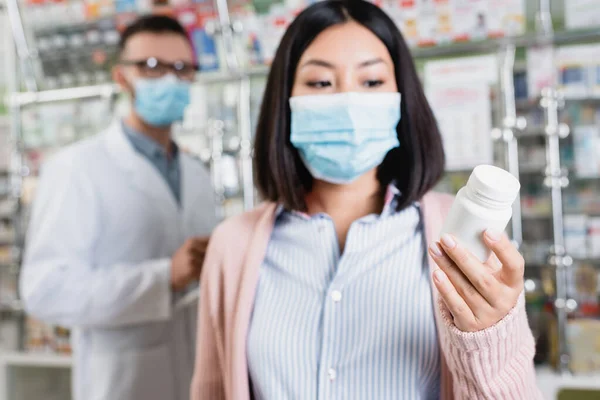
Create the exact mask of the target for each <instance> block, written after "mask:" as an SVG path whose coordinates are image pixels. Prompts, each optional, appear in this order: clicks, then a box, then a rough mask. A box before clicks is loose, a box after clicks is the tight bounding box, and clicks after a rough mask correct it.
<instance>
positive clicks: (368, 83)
mask: <svg viewBox="0 0 600 400" xmlns="http://www.w3.org/2000/svg"><path fill="white" fill-rule="evenodd" d="M364 85H365V86H366V87H368V88H375V87H379V86H381V85H383V81H382V80H369V81H365V83H364Z"/></svg>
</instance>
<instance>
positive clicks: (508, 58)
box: [0, 0, 600, 384]
mask: <svg viewBox="0 0 600 400" xmlns="http://www.w3.org/2000/svg"><path fill="white" fill-rule="evenodd" d="M8 2H9V4H13V3H14V4H16V2H15V1H13V0H8ZM216 3H217V6H218V7H217V9H218V13H219V25H220V26H219V27H218V29H216V35H217V37H218V38H219V40H221V41H222V42H223V47H224V48H226V49H229V50H231V49H232V48H233V42H232V41H233V38H234V36H235V34H236V29H234V26H233V24H232V22H231V17H230V15H229V10H228V7H227V3H226V1H225V0H218V1H217V2H216ZM544 3H545V2H544V0H540V15H539V16H538V18H539V20H540V21H541V20H549V17H548V15H545V14H544V13H546V14H547V13H549V10H547V9H545V8H544V5H543V4H544ZM13 7H14V5H13ZM12 15H13V25H17V27H16V28H13V32H14V34H15V41H16V42H17V43H19V44H20V45H19V50H20V54H18V56H19V57H18V58H19V60H20V62H21V65H22V69H23V71H24V72H27V71H30V70H31V67H30V65H31V63H32V59H33V58H34V57H32V55H31V54H29V52H28V50H22V49H21V47H22V46H23V43H25V44H26V40H25V36H24V35H23V34H22V31H23V28H22V25H20V20H19V19H17V20H16V23H15V19H14V16H17V17H18V13H15V12H14V10H13V12H12ZM19 25H20V27H19ZM599 36H600V30H598V29H593V30H586V31H576V32H561V33H555V34H553V33H552V32H551V30H540V31H538V32H536V33H531V34H526V35H523V36H519V37H507V38H501V39H495V40H487V41H482V42H476V43H473V42H470V43H460V44H452V45H447V46H437V47H432V48H415V49H413V50H412V54H413V56H414V57H415V58H418V59H430V58H434V57H436V58H437V57H452V56H466V55H475V54H496V55H498V57H499V59H500V60H501V63H500V64H501V68H500V70H499V71H498V72H499V74H500V84H499V87H500V93H499V95H500V96H499V101H500V110H499V111H500V113H499V115H500V118H499V119H500V120H499V121H497V124H496V129H494V132H492V137H493V139H494V140H496V141H497V142H499V143H500V144H501V145H502V146H503V147H504V154H505V160H504V161H503V162H504V165H505V167H506V168H507V169H509V170H510V171H511V172H512V173H513V174H514V175H515V176H517V177H520V176H524V175H539V178H540V179H542V177H544V176H545V180H546V183H547V184H548V186H549V189H550V195H551V197H552V212H551V213H540V214H532V213H529V212H527V211H526V210H525V211H523V210H522V209H521V208H520V207H521V204H520V202H517V203H516V205H515V210H514V215H515V218H513V220H512V227H511V228H512V229H511V231H512V234H513V239H514V240H515V242H516V243H517V244H518V245H521V244H522V242H523V239H522V224H524V223H527V222H530V221H531V220H538V221H539V220H546V221H548V222H552V225H553V239H554V240H553V248H552V249H551V251H550V252H549V254H548V260H547V261H551V263H552V264H553V266H554V267H555V269H556V282H557V286H558V287H560V289H559V290H558V291H557V296H556V299H555V302H554V306H555V311H556V314H557V316H558V319H559V324H558V338H559V348H560V364H559V371H560V372H561V373H563V377H564V379H566V381H565V382H567V383H568V384H571V383H573V382H578V381H579V380H578V379H577V378H573V379H571V377H570V375H569V374H568V373H567V367H568V361H569V360H568V351H567V348H566V339H565V338H566V318H567V315H568V313H569V312H570V311H571V310H570V309H569V307H567V306H568V305H572V304H573V302H572V301H569V300H572V299H569V298H568V297H567V294H566V292H565V288H564V281H565V279H566V278H565V272H566V271H567V269H568V268H569V267H570V263H571V261H573V259H572V258H570V257H569V255H568V254H566V251H565V250H564V237H563V233H562V232H563V226H562V215H563V213H564V210H563V207H562V190H563V189H564V183H565V180H564V178H567V175H566V173H568V169H567V170H565V169H564V168H563V166H562V165H561V164H560V155H559V154H558V153H557V149H560V146H561V144H560V139H561V136H564V135H563V133H564V128H563V133H561V132H560V129H559V128H560V126H559V124H558V117H557V115H558V110H559V108H560V107H559V106H560V105H561V103H562V102H563V100H564V101H567V102H569V101H575V100H570V99H561V98H560V96H559V94H558V93H557V92H556V91H555V90H551V89H552V88H550V89H549V90H547V91H545V92H544V95H543V96H542V97H540V98H538V99H528V100H516V99H515V94H514V82H513V71H514V69H515V54H516V51H517V49H520V48H527V47H532V46H541V45H548V46H560V45H566V44H574V43H581V42H588V41H592V40H598V37H599ZM25 49H27V46H25ZM226 66H227V68H226V70H225V71H223V72H215V73H202V74H200V75H199V77H198V82H199V84H200V85H223V84H230V85H235V87H236V93H237V97H238V99H239V101H238V103H237V110H236V114H237V115H236V117H237V120H238V134H239V141H238V144H237V145H236V146H235V149H234V150H229V149H228V148H227V146H226V145H225V144H224V137H225V136H226V133H227V132H226V131H227V129H228V128H227V127H226V126H225V125H226V124H225V121H223V120H222V119H218V118H217V119H211V120H210V121H209V123H208V124H206V126H203V127H201V128H198V127H195V128H193V129H192V131H191V132H190V133H189V134H190V135H203V136H205V137H206V138H207V140H208V143H209V144H208V150H209V156H208V158H207V161H208V163H209V165H210V167H211V172H212V176H213V181H214V182H215V192H216V196H217V198H218V200H219V201H224V200H226V199H227V197H228V195H227V194H226V191H225V188H224V187H223V185H222V184H221V183H220V177H219V174H220V173H221V170H220V162H221V161H222V158H223V156H225V155H229V154H235V155H236V156H238V161H239V163H240V165H241V167H240V170H241V180H242V185H241V186H242V187H243V190H242V193H243V205H244V207H243V208H244V209H249V208H251V207H253V206H254V205H255V203H256V195H255V191H254V182H253V180H252V165H251V154H252V148H251V137H252V132H251V126H252V120H251V106H250V81H251V80H252V79H254V78H262V77H266V75H267V74H268V71H269V69H268V67H255V68H251V69H245V68H242V67H240V65H239V60H237V59H236V56H235V52H233V51H230V52H229V54H228V57H227V63H226ZM25 82H26V87H28V88H29V89H35V88H36V86H37V85H35V82H34V81H33V82H32V79H31V77H29V79H25ZM118 94H119V93H118V88H117V87H116V86H114V85H109V84H106V85H96V86H85V87H77V88H69V89H57V90H48V91H36V90H30V91H28V92H18V91H14V92H13V93H12V94H11V95H10V96H8V99H7V102H8V104H9V105H10V107H11V110H13V117H12V122H13V123H12V129H13V135H14V139H15V140H14V142H15V145H16V146H17V147H16V148H15V150H16V151H15V153H18V152H19V151H22V150H24V147H18V146H23V143H22V140H21V139H22V138H21V137H20V133H21V130H20V117H18V116H19V115H20V113H21V110H22V108H24V107H29V106H34V105H38V104H42V103H51V102H59V101H72V100H77V99H86V98H98V97H100V98H106V99H107V100H110V101H112V100H113V99H114V98H115V96H117V95H118ZM597 100H598V99H588V100H584V101H590V102H595V101H597ZM532 108H543V109H545V112H546V114H545V115H546V118H545V125H544V126H543V127H526V126H525V124H524V121H523V120H522V119H521V118H519V114H520V112H521V111H523V110H528V109H532ZM15 115H16V116H17V117H15ZM0 123H2V120H1V119H0ZM530 137H538V138H543V139H544V140H545V141H546V142H547V144H546V151H547V155H548V157H547V160H548V162H547V163H546V164H544V165H539V166H538V165H523V164H522V163H520V162H519V160H518V149H519V142H520V141H521V140H526V139H527V138H530ZM22 167H23V163H22V157H20V155H19V154H15V160H14V165H13V170H12V177H13V184H14V187H13V193H14V194H16V195H17V196H18V195H19V194H20V190H21V187H20V185H21V183H22V177H23V176H22V175H23V172H26V171H24V170H23V168H22ZM452 172H468V171H452ZM571 179H573V178H571ZM0 218H1V217H0ZM547 261H545V262H544V263H543V264H544V266H547V265H548V264H549V263H548V262H547ZM575 261H589V260H575ZM16 263H17V264H18V260H17V262H16ZM536 267H537V266H536ZM539 267H543V266H541V265H540V266H539ZM5 360H8V362H7V363H6V364H7V365H18V366H24V367H26V366H40V365H44V366H48V367H54V366H60V367H61V368H62V367H64V368H68V367H69V366H70V365H71V364H70V358H68V357H58V358H55V357H53V356H43V355H41V356H37V355H30V354H23V353H16V354H10V355H8V356H7V358H5ZM539 371H540V374H541V375H540V376H541V381H544V382H546V381H548V380H552V379H554V381H555V382H556V381H558V380H559V379H558V378H557V377H556V374H555V373H554V372H553V371H551V370H549V369H547V368H543V369H540V370H539ZM560 379H563V378H560Z"/></svg>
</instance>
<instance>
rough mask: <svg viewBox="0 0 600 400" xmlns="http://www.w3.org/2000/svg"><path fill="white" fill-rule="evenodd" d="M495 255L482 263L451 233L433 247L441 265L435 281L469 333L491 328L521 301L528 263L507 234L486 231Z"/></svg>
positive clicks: (450, 307) (460, 325)
mask: <svg viewBox="0 0 600 400" xmlns="http://www.w3.org/2000/svg"><path fill="white" fill-rule="evenodd" d="M483 237H484V241H485V243H486V245H487V246H488V247H489V248H490V249H491V250H492V251H493V254H492V257H490V259H489V260H488V261H487V262H486V263H481V262H480V261H479V260H478V259H477V258H476V257H475V256H474V255H472V254H471V253H470V252H469V251H468V250H467V249H466V248H464V247H463V246H461V245H460V244H459V243H457V241H456V239H455V238H454V237H453V236H451V235H444V236H442V239H441V241H440V243H433V244H432V245H431V246H430V248H429V253H430V254H431V257H433V259H434V260H435V262H436V263H437V265H438V266H439V267H440V268H439V269H437V270H435V271H434V273H433V281H434V282H435V286H436V287H437V289H438V291H439V292H440V294H441V296H442V299H443V300H444V302H445V303H446V306H448V309H449V310H450V313H452V317H453V318H454V324H455V325H456V327H457V328H458V329H460V330H461V331H465V332H475V331H480V330H483V329H486V328H489V327H491V326H492V325H494V324H496V323H497V322H498V321H500V320H501V319H502V318H504V317H505V316H506V315H507V314H508V313H509V312H510V310H512V308H513V307H514V306H515V305H516V304H517V300H518V298H519V295H520V294H521V291H522V290H523V272H524V267H525V262H524V260H523V257H522V256H521V254H520V253H519V252H518V251H517V249H516V248H515V247H514V246H513V245H512V243H511V242H510V241H509V240H508V237H507V236H506V235H505V234H504V233H495V232H491V231H486V232H485V234H484V235H483Z"/></svg>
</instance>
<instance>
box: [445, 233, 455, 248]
mask: <svg viewBox="0 0 600 400" xmlns="http://www.w3.org/2000/svg"><path fill="white" fill-rule="evenodd" d="M442 243H443V244H444V246H446V247H447V248H449V249H453V248H455V247H456V241H455V240H454V238H453V237H452V235H449V234H447V233H446V234H444V235H442Z"/></svg>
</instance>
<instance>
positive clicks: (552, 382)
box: [536, 366, 600, 400]
mask: <svg viewBox="0 0 600 400" xmlns="http://www.w3.org/2000/svg"><path fill="white" fill-rule="evenodd" d="M536 375H537V376H536V377H537V384H538V387H539V388H540V390H541V391H542V394H543V397H544V399H545V400H555V399H556V398H558V394H559V393H560V391H561V390H563V389H580V390H581V389H583V390H597V391H598V398H600V373H598V374H589V375H571V374H558V373H557V372H555V371H554V370H553V369H551V368H550V367H548V366H543V367H537V368H536Z"/></svg>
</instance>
